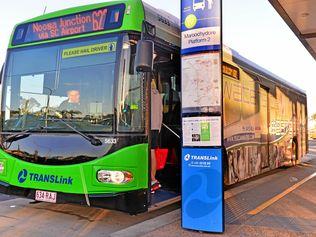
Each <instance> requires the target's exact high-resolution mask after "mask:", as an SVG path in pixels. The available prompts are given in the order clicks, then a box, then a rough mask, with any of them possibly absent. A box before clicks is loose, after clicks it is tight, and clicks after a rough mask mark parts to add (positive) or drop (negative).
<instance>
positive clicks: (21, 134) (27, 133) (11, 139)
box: [2, 127, 44, 143]
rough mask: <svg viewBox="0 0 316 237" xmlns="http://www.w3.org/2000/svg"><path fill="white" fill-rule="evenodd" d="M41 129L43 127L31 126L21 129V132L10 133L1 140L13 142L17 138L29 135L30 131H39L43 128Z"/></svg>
mask: <svg viewBox="0 0 316 237" xmlns="http://www.w3.org/2000/svg"><path fill="white" fill-rule="evenodd" d="M43 129H44V128H43V127H36V128H31V129H26V130H23V131H21V132H18V133H15V134H12V135H10V136H8V137H6V138H4V139H3V141H2V143H6V142H14V141H17V140H20V139H23V138H26V137H29V136H30V135H31V132H36V131H41V130H43Z"/></svg>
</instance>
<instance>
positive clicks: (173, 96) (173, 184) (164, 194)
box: [150, 45, 181, 210]
mask: <svg viewBox="0 0 316 237" xmlns="http://www.w3.org/2000/svg"><path fill="white" fill-rule="evenodd" d="M155 54H156V55H157V56H156V57H155V61H154V73H153V77H152V83H153V84H152V86H154V88H156V89H157V91H158V93H159V94H160V98H161V104H162V111H161V112H162V123H161V129H160V132H159V134H158V142H157V143H158V147H157V148H158V149H156V150H158V151H157V152H155V156H156V160H157V172H156V175H155V178H156V179H157V180H158V181H159V183H160V185H161V188H159V189H158V190H156V191H154V192H152V195H151V204H152V208H150V210H155V209H157V208H159V207H160V206H163V205H166V204H171V203H174V202H176V201H179V198H180V176H181V171H180V162H179V160H180V158H179V157H180V149H181V138H180V135H181V101H180V97H181V96H180V84H181V81H180V62H179V60H178V57H175V56H174V52H173V51H172V50H170V51H169V50H166V49H165V48H164V49H163V48H160V47H159V46H157V45H155ZM152 99H153V98H152ZM152 114H154V113H152ZM151 119H153V118H151ZM162 158H163V159H164V161H163V163H164V164H163V166H162V163H161V159H162Z"/></svg>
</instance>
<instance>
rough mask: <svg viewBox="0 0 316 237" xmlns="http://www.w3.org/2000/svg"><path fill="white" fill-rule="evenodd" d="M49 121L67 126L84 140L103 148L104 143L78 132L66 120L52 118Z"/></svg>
mask: <svg viewBox="0 0 316 237" xmlns="http://www.w3.org/2000/svg"><path fill="white" fill-rule="evenodd" d="M49 121H52V122H54V121H59V122H61V123H63V124H65V125H66V126H67V127H68V128H70V129H71V130H73V131H74V132H76V133H78V134H79V135H80V136H82V137H83V138H85V139H86V140H88V141H89V142H90V143H91V144H92V145H94V146H101V145H102V142H101V140H100V139H98V138H96V137H94V136H92V135H86V134H84V133H83V132H80V131H79V130H77V129H76V128H75V127H73V126H71V125H70V124H69V123H67V122H66V121H65V120H63V119H60V118H52V119H49Z"/></svg>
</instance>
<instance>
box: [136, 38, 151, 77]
mask: <svg viewBox="0 0 316 237" xmlns="http://www.w3.org/2000/svg"><path fill="white" fill-rule="evenodd" d="M153 65H154V42H153V41H151V40H139V41H138V43H137V52H136V58H135V69H136V72H152V71H153Z"/></svg>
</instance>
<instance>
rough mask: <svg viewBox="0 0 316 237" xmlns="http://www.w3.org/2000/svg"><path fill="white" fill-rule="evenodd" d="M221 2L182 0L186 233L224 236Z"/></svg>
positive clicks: (184, 220) (183, 189)
mask: <svg viewBox="0 0 316 237" xmlns="http://www.w3.org/2000/svg"><path fill="white" fill-rule="evenodd" d="M221 28H222V4H221V0H181V31H182V32H181V34H182V36H181V38H182V43H181V61H182V66H181V67H182V68H181V74H182V128H183V134H182V136H183V139H182V227H183V228H185V229H191V230H198V231H206V232H215V233H223V232H224V191H223V186H224V185H223V176H224V172H223V159H224V156H223V154H224V152H223V95H222V91H223V90H222V88H223V86H222V84H223V83H222V82H223V78H222V30H221Z"/></svg>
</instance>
